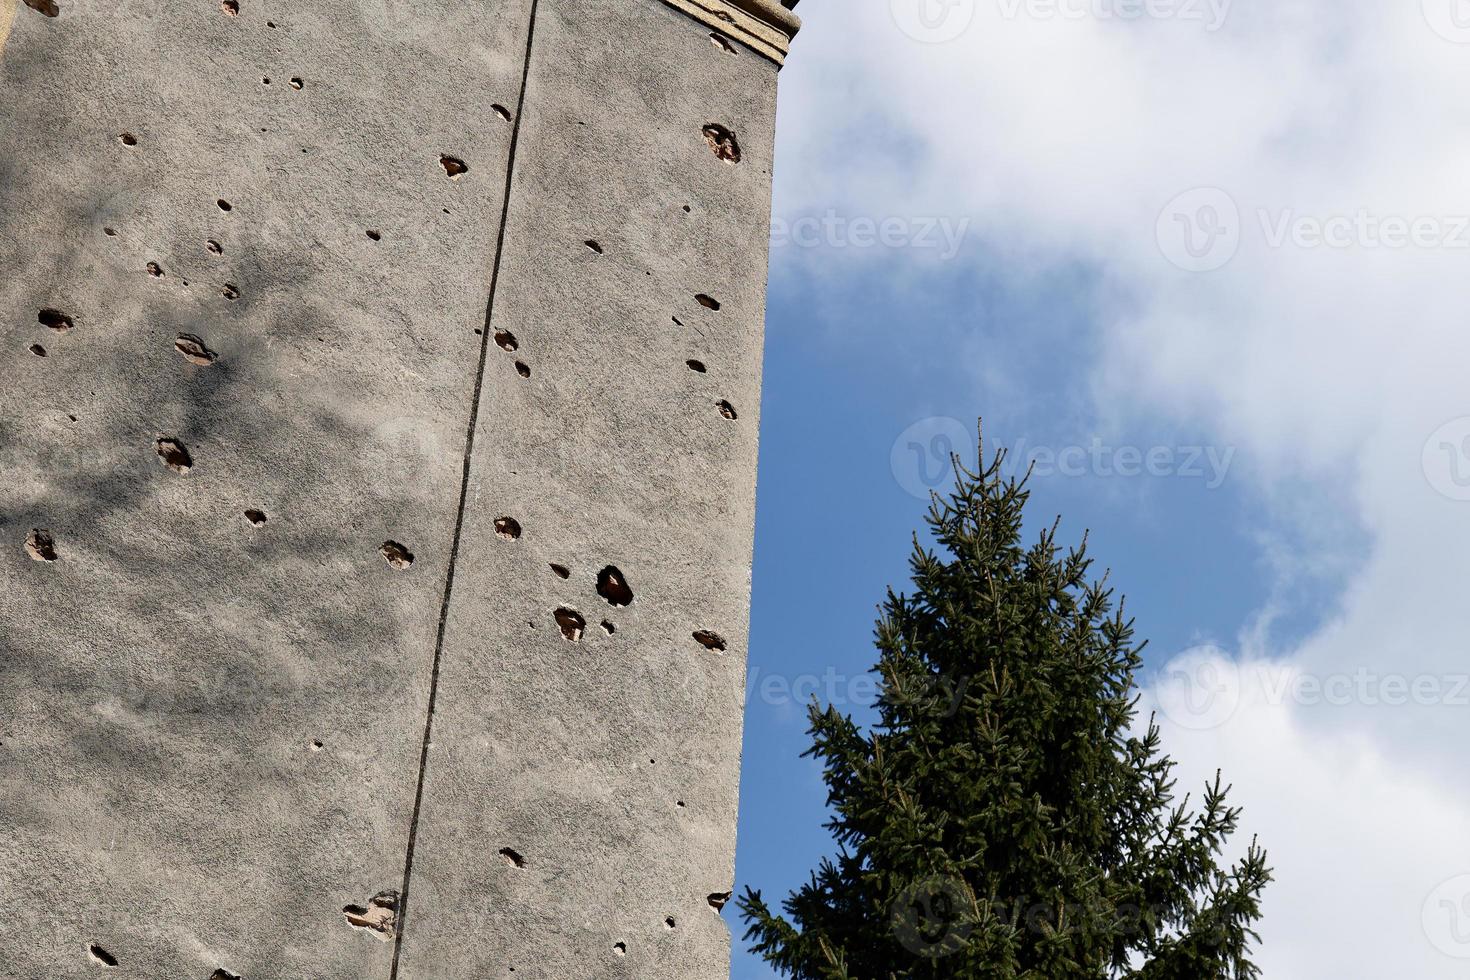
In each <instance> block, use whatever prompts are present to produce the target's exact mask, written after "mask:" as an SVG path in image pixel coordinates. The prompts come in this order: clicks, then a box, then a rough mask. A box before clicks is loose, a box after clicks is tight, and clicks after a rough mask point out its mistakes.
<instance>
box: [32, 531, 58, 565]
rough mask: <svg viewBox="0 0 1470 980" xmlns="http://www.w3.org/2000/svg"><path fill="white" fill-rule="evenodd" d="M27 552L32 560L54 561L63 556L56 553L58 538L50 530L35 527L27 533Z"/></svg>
mask: <svg viewBox="0 0 1470 980" xmlns="http://www.w3.org/2000/svg"><path fill="white" fill-rule="evenodd" d="M25 547H26V554H28V555H30V556H31V561H42V562H48V563H49V562H53V561H56V560H57V559H58V558H60V557H61V556H60V555H58V554H57V553H56V539H55V538H53V537H52V536H51V532H50V531H43V530H41V529H40V528H34V529H32V530H31V532H30V533H29V534H27V535H26V545H25Z"/></svg>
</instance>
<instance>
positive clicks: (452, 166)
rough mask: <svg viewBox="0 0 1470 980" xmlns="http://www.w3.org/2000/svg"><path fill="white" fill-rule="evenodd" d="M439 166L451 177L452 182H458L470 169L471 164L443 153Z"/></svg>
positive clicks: (440, 156)
mask: <svg viewBox="0 0 1470 980" xmlns="http://www.w3.org/2000/svg"><path fill="white" fill-rule="evenodd" d="M439 166H441V167H443V168H444V172H445V173H446V174H448V175H449V179H450V180H458V179H459V178H460V175H461V174H463V173H464V172H465V171H467V170H469V169H470V167H469V164H467V163H465V162H464V161H463V160H461V159H459V158H458V157H452V156H449V155H448V154H443V153H441V154H440V155H439Z"/></svg>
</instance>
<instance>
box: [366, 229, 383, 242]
mask: <svg viewBox="0 0 1470 980" xmlns="http://www.w3.org/2000/svg"><path fill="white" fill-rule="evenodd" d="M367 236H368V237H369V238H371V239H372V240H373V241H375V242H381V241H382V240H383V233H382V232H381V231H375V230H373V229H372V228H369V229H368V232H367Z"/></svg>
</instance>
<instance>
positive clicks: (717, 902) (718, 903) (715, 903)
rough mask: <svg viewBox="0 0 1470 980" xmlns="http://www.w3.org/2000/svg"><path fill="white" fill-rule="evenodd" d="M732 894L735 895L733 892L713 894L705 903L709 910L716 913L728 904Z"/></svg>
mask: <svg viewBox="0 0 1470 980" xmlns="http://www.w3.org/2000/svg"><path fill="white" fill-rule="evenodd" d="M733 894H735V893H734V892H715V893H714V894H713V895H711V896H710V897H709V898H708V899H706V901H707V902H709V907H710V908H712V909H714V910H715V911H716V912H718V911H720V910H721V909H723V908H724V907H725V906H726V905H727V904H728V903H729V901H730V896H731V895H733Z"/></svg>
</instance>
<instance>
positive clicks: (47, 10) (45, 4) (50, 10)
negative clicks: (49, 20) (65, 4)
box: [25, 0, 61, 17]
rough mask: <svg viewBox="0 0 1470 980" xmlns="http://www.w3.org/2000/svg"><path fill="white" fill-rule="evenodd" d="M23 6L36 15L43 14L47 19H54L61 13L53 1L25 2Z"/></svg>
mask: <svg viewBox="0 0 1470 980" xmlns="http://www.w3.org/2000/svg"><path fill="white" fill-rule="evenodd" d="M25 4H26V6H27V7H30V8H31V9H32V10H34V11H36V12H37V13H42V14H45V15H46V16H47V17H55V16H56V15H57V14H59V13H61V8H60V7H58V6H56V4H55V3H54V2H53V0H25Z"/></svg>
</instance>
